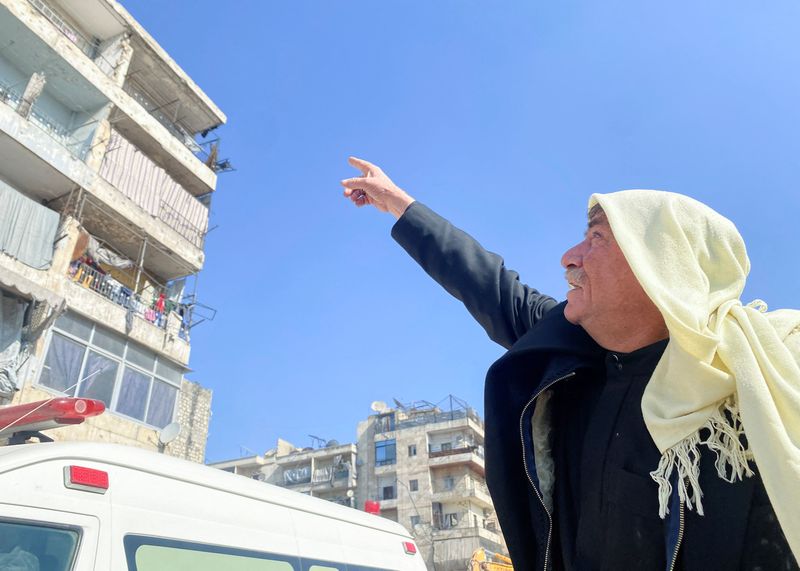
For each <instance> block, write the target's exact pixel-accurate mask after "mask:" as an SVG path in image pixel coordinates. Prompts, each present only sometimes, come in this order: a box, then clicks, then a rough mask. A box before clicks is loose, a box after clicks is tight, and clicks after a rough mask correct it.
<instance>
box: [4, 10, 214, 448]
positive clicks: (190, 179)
mask: <svg viewBox="0 0 800 571" xmlns="http://www.w3.org/2000/svg"><path fill="white" fill-rule="evenodd" d="M224 122H225V115H224V114H223V113H222V112H221V111H220V110H219V109H218V108H217V107H216V105H214V103H213V102H212V101H211V100H210V99H209V98H208V97H207V96H206V95H205V94H204V93H203V92H202V91H201V90H200V89H199V88H198V87H197V86H196V85H195V84H194V82H193V81H192V80H191V78H189V77H188V76H187V75H186V74H185V72H183V70H181V69H180V68H179V67H178V66H177V65H176V64H175V62H174V61H173V60H172V59H171V58H170V57H169V56H168V55H167V54H166V53H165V52H164V50H163V49H162V48H161V47H160V46H159V45H158V44H157V43H156V42H155V40H153V38H151V37H150V35H149V34H148V33H147V32H146V31H145V30H144V29H143V28H142V27H141V26H140V25H139V24H138V23H137V22H136V21H135V20H134V19H133V18H132V17H131V16H130V14H128V13H127V11H125V9H124V8H123V7H122V6H121V5H120V4H119V3H117V2H115V1H114V0H81V1H80V2H76V1H73V0H0V157H1V158H2V161H0V213H2V214H0V218H2V223H0V295H1V296H2V297H0V301H2V308H3V313H2V315H1V316H0V323H2V327H0V403H4V404H18V403H22V402H31V401H36V400H42V399H47V398H51V397H53V396H56V395H70V396H85V397H87V398H97V399H100V400H103V401H104V402H105V403H106V406H107V412H106V413H105V414H103V415H101V416H100V417H96V418H94V419H89V420H88V421H87V422H86V423H85V424H84V425H80V426H76V427H70V428H63V429H61V430H59V431H55V432H54V433H53V435H52V436H53V437H54V438H58V439H91V440H102V441H109V442H118V443H124V444H130V445H135V446H143V447H149V448H154V449H157V448H158V447H159V442H158V437H159V431H160V430H161V429H163V428H164V427H165V426H167V425H169V424H171V423H173V422H176V421H178V422H180V424H181V433H180V435H179V436H178V438H177V439H176V440H175V441H174V442H173V443H171V444H169V445H167V446H166V450H165V452H166V453H169V454H174V455H177V456H181V457H185V458H189V459H192V460H195V461H202V460H203V456H204V450H205V440H206V436H207V431H208V419H209V416H210V402H211V394H210V391H208V390H206V389H203V388H202V387H200V386H199V385H196V384H195V383H192V382H190V381H187V380H186V379H185V378H184V375H185V373H187V372H188V371H189V369H188V362H189V354H190V336H191V327H192V325H193V324H195V323H197V322H198V321H199V320H202V319H203V318H204V317H203V311H204V310H206V309H205V308H204V306H202V304H200V303H199V302H198V300H197V297H196V292H192V291H190V290H189V287H188V285H187V284H189V283H191V277H192V276H194V275H196V274H197V272H199V271H200V269H201V268H202V267H203V262H204V254H203V245H204V238H205V235H206V232H207V230H208V213H209V208H210V204H211V201H210V197H211V195H212V192H213V190H214V189H215V187H216V178H217V173H218V172H219V171H220V170H225V169H226V168H228V166H227V162H226V161H218V160H217V159H218V156H217V155H218V141H217V140H216V139H214V138H209V137H207V136H205V135H208V132H209V131H211V130H213V129H214V128H216V127H217V126H219V125H221V124H222V123H224ZM199 133H204V134H205V135H198V134H199Z"/></svg>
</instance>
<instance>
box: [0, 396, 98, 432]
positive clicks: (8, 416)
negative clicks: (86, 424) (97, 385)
mask: <svg viewBox="0 0 800 571" xmlns="http://www.w3.org/2000/svg"><path fill="white" fill-rule="evenodd" d="M105 410H106V405H104V404H103V401H99V400H94V399H82V398H71V397H63V398H56V399H48V400H43V401H37V402H29V403H25V404H20V405H15V406H7V407H3V408H0V438H3V437H7V436H10V435H12V434H14V433H15V432H20V431H23V430H24V431H38V430H46V429H48V428H56V427H59V426H64V425H71V424H80V423H82V422H83V421H84V420H86V419H87V418H89V417H90V416H97V415H98V414H101V413H102V412H103V411H105Z"/></svg>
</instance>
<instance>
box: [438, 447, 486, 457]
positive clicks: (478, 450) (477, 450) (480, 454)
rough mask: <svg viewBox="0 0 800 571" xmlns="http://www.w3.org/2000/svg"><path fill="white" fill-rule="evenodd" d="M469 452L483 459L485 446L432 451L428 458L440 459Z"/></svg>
mask: <svg viewBox="0 0 800 571" xmlns="http://www.w3.org/2000/svg"><path fill="white" fill-rule="evenodd" d="M467 452H471V453H473V454H475V455H477V456H478V457H480V458H483V446H478V445H471V446H461V447H460V448H447V449H444V450H442V449H439V450H431V451H430V452H428V456H429V457H431V458H439V457H442V456H454V455H456V454H465V453H467Z"/></svg>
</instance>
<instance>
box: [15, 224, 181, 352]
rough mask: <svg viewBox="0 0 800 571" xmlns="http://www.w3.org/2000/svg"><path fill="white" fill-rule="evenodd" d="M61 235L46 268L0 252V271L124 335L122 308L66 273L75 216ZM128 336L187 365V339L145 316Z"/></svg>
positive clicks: (136, 322) (74, 236)
mask: <svg viewBox="0 0 800 571" xmlns="http://www.w3.org/2000/svg"><path fill="white" fill-rule="evenodd" d="M62 235H63V236H64V237H63V238H62V239H61V240H60V241H59V242H58V245H57V247H56V250H55V253H54V255H53V264H52V266H51V267H50V269H49V270H46V271H43V270H35V269H33V268H31V267H29V266H26V265H25V264H23V263H21V262H18V261H17V260H15V259H13V258H12V257H11V256H8V255H7V254H3V253H0V272H10V273H13V274H15V275H20V276H22V277H24V278H25V279H27V280H29V281H31V282H33V283H34V284H36V285H37V286H39V287H41V288H43V289H46V290H48V291H50V292H53V293H55V294H56V295H58V296H61V297H63V298H64V299H66V300H67V307H68V308H69V309H70V310H72V311H75V312H76V313H80V314H81V315H84V316H85V317H87V318H89V319H91V320H92V321H96V322H97V323H100V324H101V325H103V326H104V327H107V328H109V329H113V330H114V331H117V332H118V333H121V334H123V335H125V314H126V310H125V308H123V307H121V306H119V305H117V304H115V303H113V302H111V301H109V300H107V299H106V298H104V297H103V296H101V295H99V294H97V293H95V292H93V291H91V290H89V289H86V288H84V287H81V286H80V285H77V284H75V283H73V282H72V281H70V279H69V277H68V275H67V269H68V267H69V263H70V259H69V258H70V257H71V254H72V251H73V249H74V247H75V241H76V239H77V235H78V226H77V222H76V221H75V220H74V219H70V221H69V222H68V223H67V224H66V225H64V226H63V228H62ZM127 336H128V337H129V338H130V339H133V340H134V341H136V342H138V343H141V344H142V345H145V346H146V347H148V348H149V349H151V350H153V351H155V352H156V353H158V354H159V355H163V356H165V357H167V358H169V359H170V360H172V361H174V362H176V363H178V364H180V365H183V366H186V365H187V364H188V362H189V353H190V346H189V343H187V342H186V341H184V340H183V339H181V338H180V337H178V336H177V335H175V334H173V333H171V332H169V331H165V330H164V329H161V328H159V327H156V326H155V325H153V324H151V323H149V322H147V321H145V320H144V319H140V318H138V317H135V318H134V320H133V329H132V330H131V331H130V333H128V334H127Z"/></svg>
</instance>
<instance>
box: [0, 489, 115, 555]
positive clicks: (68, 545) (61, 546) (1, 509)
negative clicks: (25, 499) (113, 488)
mask: <svg viewBox="0 0 800 571" xmlns="http://www.w3.org/2000/svg"><path fill="white" fill-rule="evenodd" d="M99 537H100V520H99V519H98V518H96V517H94V516H89V515H85V514H76V513H70V512H63V511H58V510H50V509H43V508H35V507H30V506H20V505H11V504H5V503H0V569H14V570H17V569H19V570H20V571H27V570H28V569H30V570H31V571H36V570H39V571H50V570H53V571H100V570H101V569H103V570H104V571H106V570H107V569H108V568H109V567H108V553H107V551H108V550H107V549H105V550H103V551H105V552H106V553H105V554H104V555H101V554H100V553H99V550H98V545H99Z"/></svg>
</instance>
